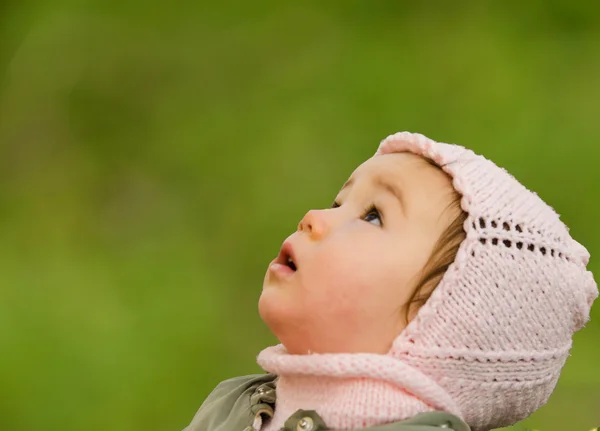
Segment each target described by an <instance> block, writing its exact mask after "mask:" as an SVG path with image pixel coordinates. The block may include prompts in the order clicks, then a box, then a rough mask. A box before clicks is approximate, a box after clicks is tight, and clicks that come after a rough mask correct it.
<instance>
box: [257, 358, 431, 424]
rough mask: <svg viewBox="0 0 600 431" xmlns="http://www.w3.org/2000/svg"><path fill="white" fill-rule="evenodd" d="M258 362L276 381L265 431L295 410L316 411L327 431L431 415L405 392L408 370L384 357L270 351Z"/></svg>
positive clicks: (428, 408)
mask: <svg viewBox="0 0 600 431" xmlns="http://www.w3.org/2000/svg"><path fill="white" fill-rule="evenodd" d="M258 362H259V364H260V365H261V366H262V367H263V368H264V369H265V370H267V371H269V372H273V373H275V374H278V376H279V377H278V380H277V390H276V393H277V399H276V403H275V414H274V416H273V418H272V419H271V421H269V422H268V423H267V424H266V425H265V427H263V430H265V431H273V430H279V429H281V428H282V427H283V425H284V423H285V421H286V420H287V419H288V418H289V417H290V416H291V415H293V414H294V413H295V412H296V411H297V410H300V409H302V410H314V411H316V412H317V414H318V415H319V416H320V417H321V418H322V419H323V421H324V422H325V423H326V424H327V426H328V428H331V429H345V430H351V429H357V428H366V427H371V426H375V425H381V424H385V423H390V422H396V421H400V420H403V419H407V418H409V417H412V416H414V415H416V414H418V413H421V412H426V411H432V410H435V409H434V408H433V407H431V406H429V405H428V404H427V403H425V402H424V401H422V400H420V399H419V398H417V397H416V396H414V395H411V394H410V393H409V392H408V391H407V390H406V389H404V386H403V385H402V384H401V381H402V379H403V376H404V375H406V374H407V372H409V373H410V370H409V369H408V368H407V366H406V365H404V364H402V363H401V362H400V361H398V360H395V359H392V358H390V357H388V356H385V355H368V354H355V355H351V354H343V355H289V354H287V352H286V351H285V349H284V348H283V347H282V346H275V347H271V348H268V349H265V350H264V351H263V352H261V354H260V355H259V357H258ZM415 372H416V371H415ZM416 373H418V372H416ZM418 374H420V373H418ZM415 377H417V378H418V377H419V376H415ZM410 380H411V379H410V378H407V382H408V383H409V386H410Z"/></svg>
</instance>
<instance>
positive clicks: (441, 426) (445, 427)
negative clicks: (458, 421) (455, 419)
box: [440, 422, 450, 429]
mask: <svg viewBox="0 0 600 431" xmlns="http://www.w3.org/2000/svg"><path fill="white" fill-rule="evenodd" d="M440 428H444V429H450V422H446V423H445V424H441V425H440Z"/></svg>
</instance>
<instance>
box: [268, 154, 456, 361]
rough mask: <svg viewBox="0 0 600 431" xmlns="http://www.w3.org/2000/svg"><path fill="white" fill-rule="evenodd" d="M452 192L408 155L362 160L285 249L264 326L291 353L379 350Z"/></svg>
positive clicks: (274, 271)
mask: <svg viewBox="0 0 600 431" xmlns="http://www.w3.org/2000/svg"><path fill="white" fill-rule="evenodd" d="M452 192H453V189H452V185H451V182H450V179H449V178H448V177H447V176H446V174H444V173H443V172H442V171H441V170H440V169H438V168H436V167H435V166H431V165H429V164H428V163H427V162H426V161H425V160H424V159H422V158H421V157H419V156H416V155H414V154H410V153H396V154H387V155H382V156H377V157H374V158H371V159H369V160H367V161H366V162H365V163H363V164H362V165H360V166H359V167H358V168H357V169H356V170H355V171H354V173H353V174H352V176H351V177H350V179H349V180H348V181H347V182H346V184H345V185H344V187H343V188H342V189H341V191H340V192H339V193H338V195H337V197H336V199H335V204H334V205H333V208H328V209H320V210H311V211H309V212H308V213H307V214H306V215H305V216H304V218H303V219H302V221H301V222H300V224H299V226H298V230H297V231H296V232H294V233H293V234H292V235H290V236H289V237H288V238H287V240H286V241H285V242H284V245H283V247H282V251H281V253H280V254H279V256H278V257H277V258H276V259H275V260H274V261H273V262H272V263H271V265H270V266H269V269H268V270H267V273H266V275H265V280H264V285H263V291H262V294H261V297H260V300H259V312H260V315H261V317H262V319H263V320H264V321H265V323H266V324H267V325H268V326H269V328H270V329H271V331H272V332H273V333H274V334H275V336H276V337H277V338H278V339H279V340H280V341H281V342H282V343H283V344H284V345H285V347H286V348H287V350H288V351H289V352H290V353H294V354H306V353H308V352H313V353H343V352H347V353H357V352H371V353H386V352H387V351H388V350H389V348H390V347H391V344H392V342H393V340H394V339H395V338H396V337H397V336H398V334H399V333H400V332H401V331H402V329H404V326H405V323H406V322H405V320H404V317H403V316H404V306H405V305H406V303H407V301H408V299H409V298H410V296H411V294H412V292H413V289H414V286H415V283H416V282H417V281H418V278H419V276H420V275H421V270H422V268H423V266H424V265H425V263H426V262H427V260H428V258H429V256H430V254H431V252H432V251H433V247H434V245H435V243H436V242H437V240H438V238H439V237H440V235H441V234H442V232H443V231H444V230H445V228H446V227H447V226H448V225H449V223H450V222H451V219H452V215H453V214H451V212H450V211H445V209H446V208H447V207H448V205H449V204H450V202H451V200H452ZM288 257H292V260H293V264H291V265H288V264H287V263H288Z"/></svg>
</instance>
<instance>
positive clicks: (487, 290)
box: [375, 132, 598, 430]
mask: <svg viewBox="0 0 600 431" xmlns="http://www.w3.org/2000/svg"><path fill="white" fill-rule="evenodd" d="M396 152H412V153H415V154H419V155H421V156H423V157H426V158H429V159H431V160H432V161H434V162H435V163H436V164H437V165H438V166H440V167H441V168H442V169H443V170H444V171H445V172H446V173H448V174H449V175H450V176H451V177H452V179H453V185H454V187H455V189H456V190H457V191H458V192H459V193H460V194H461V195H462V196H463V198H462V202H461V204H462V208H463V210H464V211H465V212H466V213H467V214H468V219H467V221H466V223H465V226H464V228H465V231H466V239H465V240H464V241H463V243H462V244H461V246H460V249H459V251H458V255H457V257H456V259H455V261H454V263H453V265H451V267H450V268H449V269H448V271H447V272H446V274H445V275H444V277H443V279H442V280H441V282H440V283H439V285H438V286H437V288H436V289H435V290H434V292H433V293H432V295H431V297H430V298H429V300H428V301H427V302H426V303H425V305H423V307H422V308H421V309H420V310H419V312H418V313H417V315H416V317H415V318H414V319H413V320H412V321H411V322H410V323H409V325H408V326H407V327H406V329H405V330H404V331H402V333H401V334H400V335H399V336H398V338H397V339H396V340H395V341H394V344H393V346H392V348H391V350H390V352H389V353H388V355H390V356H392V357H394V358H396V359H399V360H400V361H401V362H403V363H405V364H407V365H410V366H411V367H412V368H413V369H415V370H418V371H420V372H421V373H422V374H424V375H426V376H427V377H428V380H429V379H431V380H432V381H433V382H435V383H436V385H438V386H439V387H441V388H443V389H444V390H445V392H446V393H447V395H449V397H450V398H451V399H452V400H453V402H454V403H455V404H456V406H457V407H458V409H459V410H460V412H461V416H462V417H463V419H464V420H465V421H466V422H467V423H468V424H469V425H470V426H471V427H472V428H473V429H486V430H487V429H490V428H497V427H502V426H507V425H511V424H514V423H516V422H518V421H519V420H522V419H524V418H526V417H527V416H529V415H530V414H531V413H533V412H534V411H535V410H537V409H538V408H540V407H541V406H542V405H544V404H545V403H546V401H547V400H548V397H549V396H550V394H551V393H552V391H553V389H554V387H555V385H556V382H557V380H558V377H559V374H560V371H561V369H562V367H563V365H564V363H565V360H566V359H567V356H568V352H569V349H570V348H571V344H572V336H573V333H574V332H576V331H578V330H579V329H581V328H582V327H583V326H584V324H585V323H586V322H587V321H588V319H589V315H590V308H591V306H592V302H593V301H594V299H595V298H596V297H597V296H598V288H597V285H596V283H595V282H594V278H593V276H592V274H591V272H589V271H587V270H586V265H587V263H588V260H589V253H588V252H587V250H586V249H585V248H584V247H583V246H582V245H580V244H579V243H578V242H576V241H575V240H573V239H572V238H571V237H570V236H569V232H568V228H567V227H566V226H565V225H564V224H563V223H562V222H561V221H560V219H559V216H558V214H557V213H556V212H555V211H554V210H553V209H552V208H551V207H550V206H548V205H547V204H546V203H544V202H543V201H542V199H540V198H539V197H538V196H537V195H536V194H535V193H533V192H531V191H529V190H527V189H526V188H525V187H524V186H522V185H521V184H520V183H519V182H518V181H517V180H516V179H515V178H514V177H512V176H511V175H510V174H508V173H507V172H506V171H505V170H504V169H502V168H499V167H498V166H496V165H495V164H494V163H492V162H491V161H489V160H487V159H485V158H484V157H482V156H479V155H476V154H475V153H473V152H472V151H471V150H468V149H465V148H463V147H461V146H457V145H450V144H444V143H438V142H435V141H433V140H431V139H429V138H427V137H425V136H423V135H420V134H412V133H407V132H402V133H396V134H394V135H391V136H388V137H387V138H386V139H384V140H383V141H382V142H381V145H380V146H379V149H378V150H377V152H376V154H375V157H376V156H378V155H381V154H388V153H396ZM432 389H433V387H432Z"/></svg>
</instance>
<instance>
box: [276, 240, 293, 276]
mask: <svg viewBox="0 0 600 431" xmlns="http://www.w3.org/2000/svg"><path fill="white" fill-rule="evenodd" d="M276 262H277V263H279V264H281V265H283V266H287V267H288V268H290V269H291V270H292V271H294V272H296V271H297V270H298V265H297V261H296V257H295V255H294V250H293V248H292V245H291V244H290V243H289V242H284V243H283V245H282V246H281V250H280V251H279V256H277V261H276Z"/></svg>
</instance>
